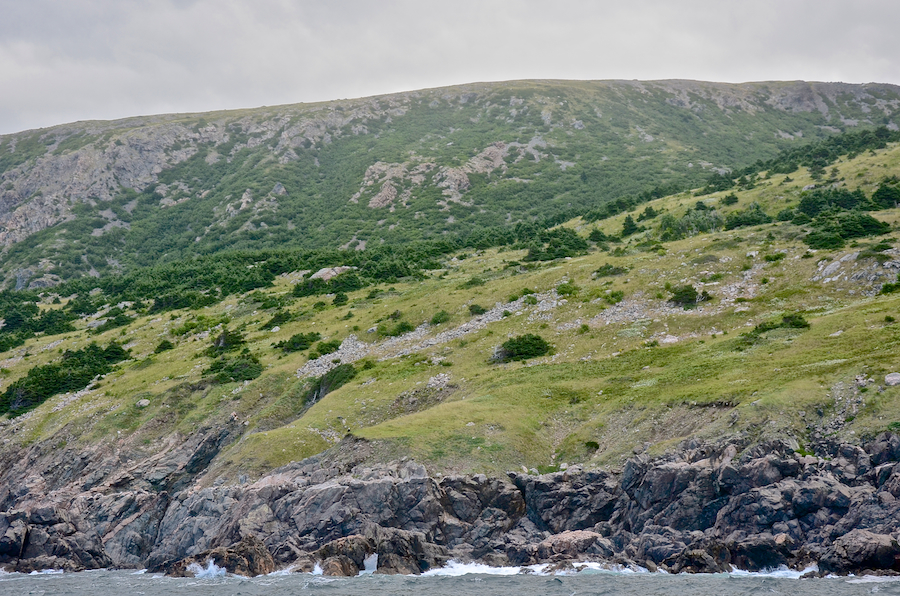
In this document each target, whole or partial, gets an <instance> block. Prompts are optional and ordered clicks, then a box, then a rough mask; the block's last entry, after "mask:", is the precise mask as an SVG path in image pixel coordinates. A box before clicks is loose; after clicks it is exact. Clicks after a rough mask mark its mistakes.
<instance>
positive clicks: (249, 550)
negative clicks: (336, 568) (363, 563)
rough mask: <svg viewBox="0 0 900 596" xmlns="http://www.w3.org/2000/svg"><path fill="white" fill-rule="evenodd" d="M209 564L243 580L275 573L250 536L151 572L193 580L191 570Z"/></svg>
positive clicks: (267, 556) (267, 555) (261, 546)
mask: <svg viewBox="0 0 900 596" xmlns="http://www.w3.org/2000/svg"><path fill="white" fill-rule="evenodd" d="M209 562H212V563H214V564H215V565H216V566H217V567H221V568H222V569H225V571H227V572H228V573H235V574H237V575H243V576H244V577H256V576H257V575H264V574H266V573H272V572H273V571H275V561H274V560H273V559H272V555H271V554H270V553H269V551H268V550H267V549H266V545H264V544H263V543H262V541H261V540H260V539H259V538H257V537H256V536H254V535H252V534H248V535H247V536H244V537H243V538H242V539H241V541H240V542H238V543H237V544H235V545H232V546H230V547H219V548H214V549H212V550H208V551H205V552H202V553H199V554H196V555H192V556H190V557H185V558H183V559H181V560H179V561H175V562H173V563H167V564H165V565H160V566H158V567H155V568H152V569H150V571H155V572H158V571H164V572H165V573H166V575H171V576H175V577H193V576H194V571H193V568H195V567H194V566H199V567H200V568H203V567H204V566H206V565H207V564H208V563H209ZM354 575H355V574H354Z"/></svg>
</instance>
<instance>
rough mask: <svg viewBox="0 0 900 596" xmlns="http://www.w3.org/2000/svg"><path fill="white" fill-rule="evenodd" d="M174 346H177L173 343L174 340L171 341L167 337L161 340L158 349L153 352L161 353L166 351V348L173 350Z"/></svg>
mask: <svg viewBox="0 0 900 596" xmlns="http://www.w3.org/2000/svg"><path fill="white" fill-rule="evenodd" d="M173 348H175V344H173V343H172V342H170V341H169V340H167V339H164V340H162V341H161V342H159V344H158V345H157V346H156V349H154V350H153V353H154V354H160V353H162V352H165V351H166V350H171V349H173Z"/></svg>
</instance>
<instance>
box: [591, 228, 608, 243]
mask: <svg viewBox="0 0 900 596" xmlns="http://www.w3.org/2000/svg"><path fill="white" fill-rule="evenodd" d="M588 240H590V241H591V242H606V241H608V240H609V236H607V235H606V234H604V233H603V230H600V229H598V228H594V229H593V230H591V233H590V234H588Z"/></svg>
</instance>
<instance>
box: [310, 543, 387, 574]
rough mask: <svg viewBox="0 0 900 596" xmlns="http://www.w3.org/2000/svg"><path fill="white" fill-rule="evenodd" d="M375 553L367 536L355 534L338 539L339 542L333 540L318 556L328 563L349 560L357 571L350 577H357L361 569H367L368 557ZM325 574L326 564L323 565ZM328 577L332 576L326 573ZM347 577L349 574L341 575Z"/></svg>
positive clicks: (373, 546) (317, 553) (320, 550)
mask: <svg viewBox="0 0 900 596" xmlns="http://www.w3.org/2000/svg"><path fill="white" fill-rule="evenodd" d="M374 552H375V545H374V544H372V541H371V540H369V539H368V538H366V537H365V536H362V535H359V534H354V535H353V536H346V537H344V538H338V539H337V540H332V541H331V542H329V543H328V544H326V545H325V546H323V547H322V548H320V549H319V550H318V551H317V552H316V555H317V556H318V557H319V558H320V559H322V560H323V561H325V562H328V561H329V560H330V559H333V558H341V557H343V558H344V559H347V560H349V561H350V562H351V563H352V564H353V569H355V571H354V572H353V573H351V574H350V575H357V574H358V573H359V571H360V570H361V569H363V568H364V567H365V560H366V557H368V556H369V555H371V554H373V553H374ZM322 569H323V572H324V570H325V564H324V563H323V565H322ZM326 575H332V574H328V573H326ZM340 575H347V574H340Z"/></svg>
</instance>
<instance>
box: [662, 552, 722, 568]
mask: <svg viewBox="0 0 900 596" xmlns="http://www.w3.org/2000/svg"><path fill="white" fill-rule="evenodd" d="M669 568H670V569H671V571H672V573H724V572H726V571H731V565H729V564H728V551H727V550H726V549H724V548H722V549H716V550H713V551H712V552H709V551H707V550H706V549H691V550H686V551H684V552H683V553H681V554H680V555H679V556H678V557H676V559H675V561H674V562H673V563H672V565H670V567H669Z"/></svg>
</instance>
